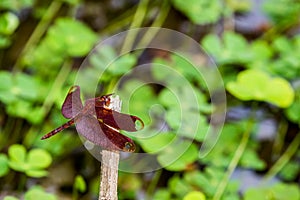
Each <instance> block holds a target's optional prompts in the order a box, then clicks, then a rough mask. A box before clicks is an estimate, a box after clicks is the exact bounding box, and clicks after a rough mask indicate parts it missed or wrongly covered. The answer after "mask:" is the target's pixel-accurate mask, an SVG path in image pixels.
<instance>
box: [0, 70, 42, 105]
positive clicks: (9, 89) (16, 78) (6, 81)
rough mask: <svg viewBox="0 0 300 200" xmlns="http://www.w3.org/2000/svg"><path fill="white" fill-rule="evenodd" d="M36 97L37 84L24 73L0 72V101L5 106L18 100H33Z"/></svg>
mask: <svg viewBox="0 0 300 200" xmlns="http://www.w3.org/2000/svg"><path fill="white" fill-rule="evenodd" d="M37 97H38V82H37V81H36V80H35V79H33V78H32V77H31V76H29V75H27V74H24V73H17V74H14V75H13V74H11V73H9V72H6V71H0V100H1V101H2V102H4V103H6V104H9V103H12V102H14V101H17V100H18V99H19V98H22V99H26V100H35V99H36V98H37Z"/></svg>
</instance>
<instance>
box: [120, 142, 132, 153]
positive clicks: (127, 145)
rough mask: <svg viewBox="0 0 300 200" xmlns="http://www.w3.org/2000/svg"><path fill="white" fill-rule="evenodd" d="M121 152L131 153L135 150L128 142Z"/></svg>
mask: <svg viewBox="0 0 300 200" xmlns="http://www.w3.org/2000/svg"><path fill="white" fill-rule="evenodd" d="M123 150H124V151H128V152H133V151H134V150H135V146H134V144H132V143H130V142H126V143H125V146H124V148H123Z"/></svg>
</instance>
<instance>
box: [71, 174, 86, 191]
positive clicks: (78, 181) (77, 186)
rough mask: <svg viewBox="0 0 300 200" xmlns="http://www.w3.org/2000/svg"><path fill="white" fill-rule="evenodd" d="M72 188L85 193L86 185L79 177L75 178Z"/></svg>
mask: <svg viewBox="0 0 300 200" xmlns="http://www.w3.org/2000/svg"><path fill="white" fill-rule="evenodd" d="M74 188H75V189H76V190H78V191H80V192H85V191H86V183H85V181H84V179H83V177H82V176H81V175H77V176H76V177H75V182H74Z"/></svg>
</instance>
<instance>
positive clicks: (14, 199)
mask: <svg viewBox="0 0 300 200" xmlns="http://www.w3.org/2000/svg"><path fill="white" fill-rule="evenodd" d="M3 200H19V199H18V198H16V197H14V196H6V197H4V199H3Z"/></svg>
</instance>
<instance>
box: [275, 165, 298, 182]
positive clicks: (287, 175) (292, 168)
mask: <svg viewBox="0 0 300 200" xmlns="http://www.w3.org/2000/svg"><path fill="white" fill-rule="evenodd" d="M299 171H300V165H299V163H298V162H297V161H290V162H288V163H287V164H286V165H285V166H284V167H283V169H282V170H281V171H280V173H279V174H280V176H281V177H282V178H283V179H284V180H288V181H292V180H294V179H295V178H296V176H297V174H298V173H299Z"/></svg>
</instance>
